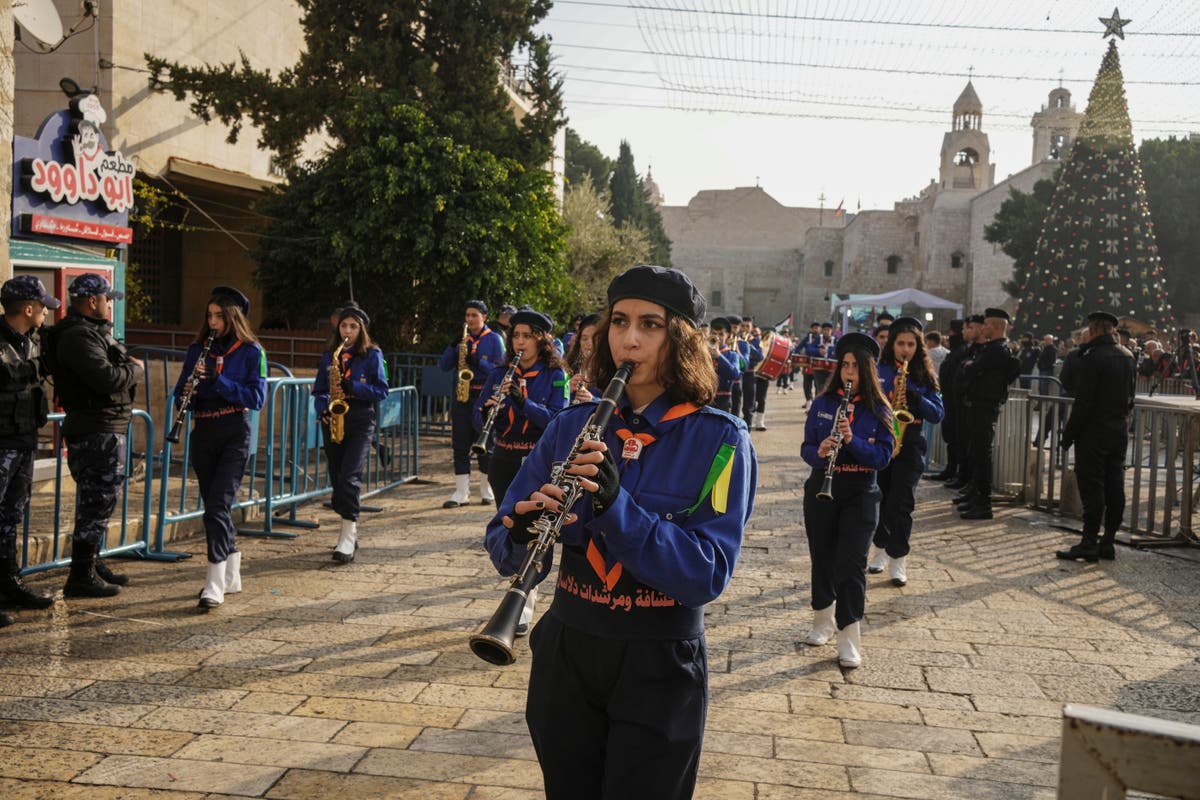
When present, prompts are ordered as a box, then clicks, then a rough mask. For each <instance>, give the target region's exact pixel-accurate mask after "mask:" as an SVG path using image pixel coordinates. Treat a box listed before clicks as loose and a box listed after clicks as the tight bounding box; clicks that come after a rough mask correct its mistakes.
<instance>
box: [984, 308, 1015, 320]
mask: <svg viewBox="0 0 1200 800" xmlns="http://www.w3.org/2000/svg"><path fill="white" fill-rule="evenodd" d="M983 318H984V319H1002V320H1004V321H1005V322H1012V315H1011V314H1009V313H1008V312H1007V311H1005V310H1004V309H1003V308H985V309H984V310H983Z"/></svg>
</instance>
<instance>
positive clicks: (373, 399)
mask: <svg viewBox="0 0 1200 800" xmlns="http://www.w3.org/2000/svg"><path fill="white" fill-rule="evenodd" d="M332 358H333V353H332V352H331V351H329V350H326V351H325V352H324V353H322V354H321V363H320V365H319V366H318V367H317V378H316V380H315V381H313V388H312V395H313V402H314V403H315V405H316V408H317V416H321V415H322V414H324V413H325V412H326V411H328V410H329V362H330V360H331V359H332ZM341 362H342V365H341V369H340V370H339V371H340V372H341V374H342V377H343V379H345V380H346V381H349V384H350V386H349V391H348V392H346V399H347V400H349V401H350V404H351V406H352V407H353V405H354V404H355V403H357V402H360V401H361V402H364V403H370V404H375V403H378V402H380V401H382V400H383V399H384V398H385V397H387V395H388V376H387V366H386V365H385V364H384V363H383V353H382V352H381V351H380V349H379V348H378V347H371V349H370V350H368V351H367V352H365V353H359V352H358V351H357V350H343V351H342V356H341Z"/></svg>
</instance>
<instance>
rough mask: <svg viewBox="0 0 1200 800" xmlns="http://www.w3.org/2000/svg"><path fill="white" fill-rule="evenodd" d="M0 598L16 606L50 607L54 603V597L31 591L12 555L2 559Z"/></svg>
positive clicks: (0, 567) (0, 563)
mask: <svg viewBox="0 0 1200 800" xmlns="http://www.w3.org/2000/svg"><path fill="white" fill-rule="evenodd" d="M0 598H3V599H5V600H7V601H8V603H10V604H12V605H13V606H15V607H16V608H49V607H50V606H52V605H54V598H53V597H46V596H44V595H40V594H37V593H36V592H31V591H29V587H27V586H26V585H25V583H24V582H23V581H22V580H21V568H20V567H18V566H17V560H16V559H15V558H12V557H11V556H10V557H8V558H3V559H0Z"/></svg>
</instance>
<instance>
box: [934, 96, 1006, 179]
mask: <svg viewBox="0 0 1200 800" xmlns="http://www.w3.org/2000/svg"><path fill="white" fill-rule="evenodd" d="M982 124H983V103H981V102H980V100H979V95H977V94H976V93H975V87H974V86H972V85H971V82H970V81H967V86H966V88H964V89H963V90H962V94H960V95H959V96H958V99H957V100H955V101H954V116H953V125H952V128H951V130H950V131H949V132H948V133H947V134H946V135H945V136H943V137H942V167H941V172H940V177H939V183H940V186H939V188H940V190H941V191H946V192H949V191H970V192H973V193H978V192H982V191H983V190H984V189H990V188H991V186H992V184H993V183H995V177H996V165H995V164H992V163H991V162H990V158H991V148H990V146H989V145H988V137H987V134H986V133H984V132H983V130H982V129H981V126H982Z"/></svg>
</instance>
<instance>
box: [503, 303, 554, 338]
mask: <svg viewBox="0 0 1200 800" xmlns="http://www.w3.org/2000/svg"><path fill="white" fill-rule="evenodd" d="M508 324H509V326H510V327H511V328H513V329H514V330H515V329H516V327H517V326H518V325H528V326H529V328H530V330H532V331H534V332H536V333H549V332H550V329H551V328H553V327H554V320H552V319H550V317H548V316H546V315H545V314H543V313H542V312H540V311H537V310H535V309H534V308H533V307H532V306H521V307H520V308H519V309H517V313H515V314H513V315H512V319H510V320H509V321H508Z"/></svg>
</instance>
